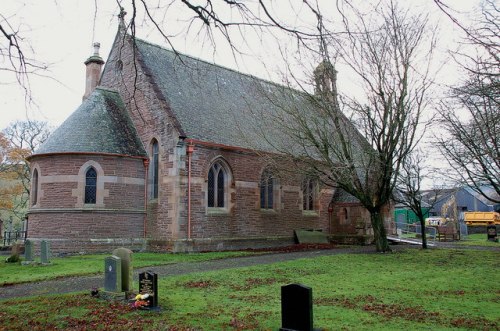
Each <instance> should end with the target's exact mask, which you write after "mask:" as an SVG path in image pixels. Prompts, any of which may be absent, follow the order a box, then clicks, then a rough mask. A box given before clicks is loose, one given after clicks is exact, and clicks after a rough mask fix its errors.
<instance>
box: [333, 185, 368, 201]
mask: <svg viewBox="0 0 500 331" xmlns="http://www.w3.org/2000/svg"><path fill="white" fill-rule="evenodd" d="M332 201H335V203H361V202H360V201H359V199H358V198H356V197H354V196H353V195H351V194H350V193H347V192H346V191H344V190H343V189H341V188H339V189H337V190H335V194H334V195H333V197H332Z"/></svg>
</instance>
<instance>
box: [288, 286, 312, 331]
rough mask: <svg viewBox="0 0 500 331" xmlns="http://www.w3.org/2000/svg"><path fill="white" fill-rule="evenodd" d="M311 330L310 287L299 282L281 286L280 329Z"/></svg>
mask: <svg viewBox="0 0 500 331" xmlns="http://www.w3.org/2000/svg"><path fill="white" fill-rule="evenodd" d="M291 330H295V331H312V330H313V310H312V289H311V288H310V287H307V286H304V285H301V284H290V285H286V286H282V287H281V328H280V331H291Z"/></svg>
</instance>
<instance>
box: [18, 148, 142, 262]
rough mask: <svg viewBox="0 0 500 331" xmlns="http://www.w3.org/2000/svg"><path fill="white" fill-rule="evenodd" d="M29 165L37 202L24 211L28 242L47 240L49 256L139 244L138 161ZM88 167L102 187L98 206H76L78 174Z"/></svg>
mask: <svg viewBox="0 0 500 331" xmlns="http://www.w3.org/2000/svg"><path fill="white" fill-rule="evenodd" d="M30 161H31V164H30V165H31V167H32V168H33V169H34V168H36V169H38V176H39V179H38V181H39V188H38V197H39V198H38V202H37V203H36V204H35V205H34V206H31V207H30V212H29V216H28V222H29V223H28V238H29V239H32V240H34V241H35V242H37V241H40V240H44V239H47V240H50V242H51V245H52V249H53V251H54V252H60V251H66V252H68V251H69V252H79V251H87V252H88V251H102V250H108V248H112V247H117V246H121V245H122V244H127V243H128V244H127V245H130V244H131V242H132V241H134V242H136V243H135V244H134V245H137V241H138V240H139V241H140V240H142V239H143V237H144V217H145V212H144V187H145V186H144V176H145V168H144V165H143V162H142V160H141V159H132V158H126V157H117V156H98V155H51V156H40V157H36V156H35V157H33V158H32V159H31V160H30ZM89 161H91V162H94V163H93V164H94V165H95V164H97V165H98V166H99V168H100V171H101V172H102V173H98V183H99V181H102V183H103V185H102V189H101V191H99V192H98V200H99V195H100V196H101V199H102V202H103V203H102V205H99V204H95V205H93V204H82V205H79V201H82V199H83V195H84V189H83V188H84V186H82V184H81V183H82V182H83V183H84V180H85V179H84V177H85V176H84V175H83V177H82V176H81V173H82V169H84V171H85V169H86V166H84V165H85V164H86V163H87V162H89ZM79 173H80V175H79ZM79 182H80V184H79ZM100 239H101V240H100ZM96 240H97V241H96ZM113 240H115V242H113ZM116 240H118V242H116ZM120 240H122V241H121V244H120ZM123 240H125V241H126V242H123ZM92 241H94V242H92ZM110 245H111V246H110ZM141 245H142V244H140V245H139V246H141ZM108 246H109V247H108ZM131 248H133V247H131Z"/></svg>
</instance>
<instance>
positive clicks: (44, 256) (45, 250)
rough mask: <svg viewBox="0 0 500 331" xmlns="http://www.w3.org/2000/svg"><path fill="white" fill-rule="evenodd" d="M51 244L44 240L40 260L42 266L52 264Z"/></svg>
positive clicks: (41, 245)
mask: <svg viewBox="0 0 500 331" xmlns="http://www.w3.org/2000/svg"><path fill="white" fill-rule="evenodd" d="M49 258H50V243H49V242H48V241H46V240H42V242H41V244H40V260H41V262H42V264H49V263H50V260H49Z"/></svg>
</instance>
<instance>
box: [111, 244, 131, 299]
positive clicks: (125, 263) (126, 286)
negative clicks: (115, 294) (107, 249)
mask: <svg viewBox="0 0 500 331" xmlns="http://www.w3.org/2000/svg"><path fill="white" fill-rule="evenodd" d="M113 255H114V256H118V257H119V258H120V259H121V264H122V266H121V268H122V271H121V272H122V291H123V292H130V291H132V280H133V275H134V274H133V270H132V251H131V250H130V249H128V248H123V247H122V248H117V249H115V250H114V251H113Z"/></svg>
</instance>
